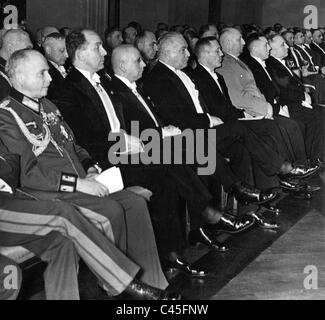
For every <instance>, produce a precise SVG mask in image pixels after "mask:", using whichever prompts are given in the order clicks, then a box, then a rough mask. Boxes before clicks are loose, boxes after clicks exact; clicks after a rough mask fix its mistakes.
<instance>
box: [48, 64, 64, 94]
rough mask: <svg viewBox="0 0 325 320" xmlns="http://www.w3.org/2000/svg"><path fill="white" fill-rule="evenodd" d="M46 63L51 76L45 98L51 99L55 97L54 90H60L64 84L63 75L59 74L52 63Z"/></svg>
mask: <svg viewBox="0 0 325 320" xmlns="http://www.w3.org/2000/svg"><path fill="white" fill-rule="evenodd" d="M48 65H49V67H50V69H49V74H50V76H51V78H52V81H51V84H50V86H49V89H48V91H47V98H48V99H50V100H52V99H53V97H55V95H56V94H55V92H57V91H61V88H62V87H63V86H64V77H63V76H62V75H61V73H60V72H59V70H57V69H56V68H55V67H54V66H53V64H52V63H51V62H50V61H48Z"/></svg>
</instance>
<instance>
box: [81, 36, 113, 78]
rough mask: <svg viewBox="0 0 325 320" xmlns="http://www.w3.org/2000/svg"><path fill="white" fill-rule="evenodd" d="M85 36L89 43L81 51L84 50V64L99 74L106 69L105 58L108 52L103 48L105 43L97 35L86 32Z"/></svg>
mask: <svg viewBox="0 0 325 320" xmlns="http://www.w3.org/2000/svg"><path fill="white" fill-rule="evenodd" d="M84 35H85V38H86V41H87V43H88V44H87V46H86V48H85V49H81V50H83V52H82V53H83V59H84V63H85V64H86V65H87V67H88V70H89V71H91V72H97V71H99V70H101V69H103V68H104V57H105V56H106V54H107V52H106V50H105V49H104V48H103V42H102V40H101V39H100V37H99V35H98V34H97V33H95V32H92V31H85V32H84Z"/></svg>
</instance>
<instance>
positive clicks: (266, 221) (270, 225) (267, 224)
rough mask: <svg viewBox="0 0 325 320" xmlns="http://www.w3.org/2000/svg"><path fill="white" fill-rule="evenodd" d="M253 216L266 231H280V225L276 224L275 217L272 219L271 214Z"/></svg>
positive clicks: (254, 214)
mask: <svg viewBox="0 0 325 320" xmlns="http://www.w3.org/2000/svg"><path fill="white" fill-rule="evenodd" d="M252 216H253V217H254V218H255V221H256V222H257V223H258V224H259V225H260V226H261V227H262V228H265V229H278V228H280V224H279V223H277V222H276V220H275V217H271V216H270V214H269V215H268V216H267V214H266V213H253V214H252Z"/></svg>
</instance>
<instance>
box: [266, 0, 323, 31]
mask: <svg viewBox="0 0 325 320" xmlns="http://www.w3.org/2000/svg"><path fill="white" fill-rule="evenodd" d="M307 5H314V6H316V7H317V8H318V25H319V26H325V1H324V0H285V1H282V0H272V1H267V0H263V18H262V21H263V25H264V26H268V25H273V24H274V23H275V22H280V23H281V24H283V25H284V26H297V27H303V22H304V18H305V17H306V16H307V14H304V7H305V6H307Z"/></svg>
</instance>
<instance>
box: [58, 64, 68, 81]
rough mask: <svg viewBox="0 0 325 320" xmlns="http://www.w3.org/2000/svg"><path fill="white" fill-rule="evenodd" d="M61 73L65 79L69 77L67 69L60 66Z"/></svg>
mask: <svg viewBox="0 0 325 320" xmlns="http://www.w3.org/2000/svg"><path fill="white" fill-rule="evenodd" d="M59 71H60V73H61V75H62V77H63V78H65V77H66V76H67V75H68V74H67V72H66V70H65V68H64V66H60V67H59Z"/></svg>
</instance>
